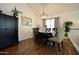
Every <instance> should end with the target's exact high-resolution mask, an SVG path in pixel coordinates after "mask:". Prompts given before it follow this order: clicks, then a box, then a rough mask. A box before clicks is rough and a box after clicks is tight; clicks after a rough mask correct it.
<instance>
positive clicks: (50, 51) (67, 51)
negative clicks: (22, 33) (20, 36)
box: [0, 39, 77, 55]
mask: <svg viewBox="0 0 79 59" xmlns="http://www.w3.org/2000/svg"><path fill="white" fill-rule="evenodd" d="M60 48H61V46H60ZM0 54H1V55H3V54H5V55H77V52H76V50H75V48H74V46H73V45H72V43H71V42H70V40H69V39H65V40H64V49H61V50H60V51H59V50H58V47H57V44H55V46H54V47H47V46H42V45H41V44H35V42H34V41H33V39H27V40H24V41H22V42H20V43H19V45H15V46H11V47H8V48H6V49H2V50H1V49H0Z"/></svg>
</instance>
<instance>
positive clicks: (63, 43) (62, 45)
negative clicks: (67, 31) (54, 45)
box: [61, 41, 64, 49]
mask: <svg viewBox="0 0 79 59" xmlns="http://www.w3.org/2000/svg"><path fill="white" fill-rule="evenodd" d="M61 45H62V49H64V43H63V41H62V42H61Z"/></svg>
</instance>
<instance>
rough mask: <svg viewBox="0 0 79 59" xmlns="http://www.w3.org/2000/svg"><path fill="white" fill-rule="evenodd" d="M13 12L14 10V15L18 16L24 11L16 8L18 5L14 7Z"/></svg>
mask: <svg viewBox="0 0 79 59" xmlns="http://www.w3.org/2000/svg"><path fill="white" fill-rule="evenodd" d="M12 12H13V16H14V17H16V16H18V14H19V13H22V12H21V11H18V10H17V9H16V7H14V9H13V10H12Z"/></svg>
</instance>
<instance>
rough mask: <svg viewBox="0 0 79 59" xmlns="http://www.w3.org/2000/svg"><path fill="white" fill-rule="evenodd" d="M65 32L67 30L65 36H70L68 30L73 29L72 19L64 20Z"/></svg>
mask: <svg viewBox="0 0 79 59" xmlns="http://www.w3.org/2000/svg"><path fill="white" fill-rule="evenodd" d="M63 25H64V32H65V37H68V32H70V30H71V26H72V25H73V22H72V21H66V22H64V24H63Z"/></svg>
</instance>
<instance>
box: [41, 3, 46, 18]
mask: <svg viewBox="0 0 79 59" xmlns="http://www.w3.org/2000/svg"><path fill="white" fill-rule="evenodd" d="M42 6H43V14H42V19H46V18H47V14H45V10H44V7H45V5H44V3H43V5H42Z"/></svg>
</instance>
